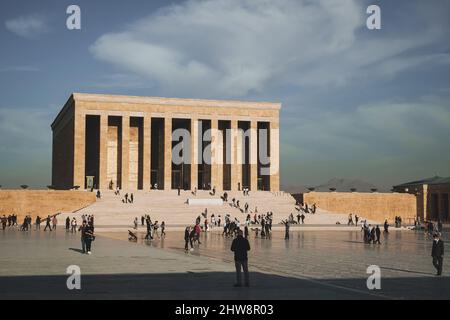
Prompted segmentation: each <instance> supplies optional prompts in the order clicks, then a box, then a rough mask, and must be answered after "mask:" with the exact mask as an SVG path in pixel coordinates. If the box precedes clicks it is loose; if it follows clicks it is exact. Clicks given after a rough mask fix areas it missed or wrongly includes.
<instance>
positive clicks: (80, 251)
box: [69, 248, 84, 254]
mask: <svg viewBox="0 0 450 320" xmlns="http://www.w3.org/2000/svg"><path fill="white" fill-rule="evenodd" d="M69 250H72V251H75V252H78V253H81V254H84V252H83V250H81V249H78V248H69Z"/></svg>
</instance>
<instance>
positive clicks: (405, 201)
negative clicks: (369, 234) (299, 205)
mask: <svg viewBox="0 0 450 320" xmlns="http://www.w3.org/2000/svg"><path fill="white" fill-rule="evenodd" d="M303 201H304V202H305V203H307V204H308V205H312V204H313V203H315V204H316V206H317V207H318V208H321V209H324V210H327V211H332V212H335V213H343V214H347V215H348V214H349V213H352V214H353V215H355V214H357V215H358V216H360V217H362V218H366V219H370V220H375V221H379V222H384V220H386V219H388V221H389V222H390V223H392V222H393V221H394V218H395V217H396V216H400V217H402V221H403V223H411V222H413V221H414V218H415V217H416V215H417V204H416V196H415V195H412V194H407V193H378V192H374V193H364V192H308V193H304V194H303Z"/></svg>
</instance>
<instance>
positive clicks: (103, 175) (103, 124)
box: [98, 114, 109, 190]
mask: <svg viewBox="0 0 450 320" xmlns="http://www.w3.org/2000/svg"><path fill="white" fill-rule="evenodd" d="M99 159H100V178H99V180H100V181H99V186H98V187H99V189H102V190H106V189H108V186H109V181H108V115H107V114H102V115H100V155H99Z"/></svg>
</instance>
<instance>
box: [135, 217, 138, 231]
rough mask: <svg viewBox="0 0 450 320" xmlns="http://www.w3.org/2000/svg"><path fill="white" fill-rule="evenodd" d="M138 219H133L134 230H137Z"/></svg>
mask: <svg viewBox="0 0 450 320" xmlns="http://www.w3.org/2000/svg"><path fill="white" fill-rule="evenodd" d="M138 223H139V222H138V218H137V217H136V218H134V230H137V228H138Z"/></svg>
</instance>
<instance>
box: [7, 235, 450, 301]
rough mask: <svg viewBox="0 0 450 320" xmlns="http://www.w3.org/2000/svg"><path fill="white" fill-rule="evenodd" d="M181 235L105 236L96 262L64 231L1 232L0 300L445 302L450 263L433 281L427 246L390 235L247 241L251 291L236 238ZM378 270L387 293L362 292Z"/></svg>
mask: <svg viewBox="0 0 450 320" xmlns="http://www.w3.org/2000/svg"><path fill="white" fill-rule="evenodd" d="M182 237H183V234H182V232H179V231H170V230H169V231H168V235H167V237H166V238H165V239H156V240H154V241H153V242H151V243H146V242H144V241H143V240H141V239H140V240H139V242H138V243H129V242H128V241H126V234H125V233H122V232H110V233H102V235H101V236H99V237H97V240H96V241H95V242H94V250H93V252H94V253H93V255H91V256H87V255H83V254H81V253H79V251H78V249H79V247H80V243H79V235H78V234H77V235H73V234H70V233H69V234H66V233H65V231H63V230H58V231H57V232H56V233H54V232H52V233H50V232H46V233H44V232H43V231H41V232H32V233H22V232H18V231H14V230H7V231H0V239H1V241H0V282H1V286H0V298H1V299H7V298H31V299H39V298H75V299H76V298H89V297H91V298H95V299H101V298H116V299H126V298H138V299H404V298H407V299H408V298H424V299H436V298H437V299H449V298H450V272H449V271H447V270H448V267H447V266H448V265H449V259H448V258H447V257H446V258H445V261H444V266H445V267H447V268H445V267H444V275H443V276H442V277H436V276H434V269H433V267H432V265H431V258H430V257H429V255H430V246H431V242H430V240H427V239H424V236H423V234H422V233H416V232H412V231H392V233H391V234H389V235H388V236H387V237H386V238H385V239H383V242H382V244H381V245H365V244H363V243H362V241H361V233H360V232H359V231H330V230H328V231H317V230H310V231H296V232H293V233H292V234H291V239H290V240H289V241H285V240H284V239H283V234H282V232H275V233H274V235H273V238H272V240H266V239H255V238H254V235H252V237H251V239H250V240H251V246H252V253H251V258H250V266H251V271H252V273H251V282H252V287H251V288H238V289H236V288H232V287H231V285H232V283H233V282H234V273H233V264H232V263H231V261H232V255H231V252H230V251H229V245H230V242H231V239H224V238H223V237H222V236H221V235H219V232H213V233H211V234H209V235H207V237H204V238H203V243H202V246H200V248H197V249H196V250H195V251H194V252H192V253H189V254H185V253H184V250H183V249H182V247H183V244H184V243H183V240H182ZM73 264H75V265H78V266H80V268H81V271H82V290H80V291H69V290H67V288H66V279H67V277H68V276H67V275H66V274H65V271H66V268H67V266H69V265H73ZM371 264H376V265H379V266H380V268H381V272H382V289H381V290H377V291H369V290H367V288H366V279H367V276H368V275H367V274H366V268H367V266H368V265H371Z"/></svg>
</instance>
